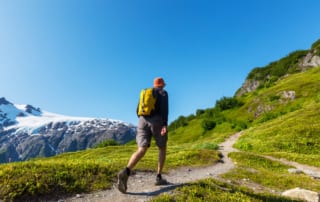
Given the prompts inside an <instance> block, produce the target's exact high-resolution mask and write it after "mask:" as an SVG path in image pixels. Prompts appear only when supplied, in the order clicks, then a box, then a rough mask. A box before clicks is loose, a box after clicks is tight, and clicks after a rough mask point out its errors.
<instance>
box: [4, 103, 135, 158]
mask: <svg viewBox="0 0 320 202" xmlns="http://www.w3.org/2000/svg"><path fill="white" fill-rule="evenodd" d="M135 133H136V127H135V126H133V125H132V124H129V123H125V122H123V121H117V120H112V119H97V118H87V117H72V116H65V115H61V114H55V113H50V112H47V111H42V110H41V109H40V108H37V107H34V106H32V105H30V104H27V105H25V104H23V105H20V104H13V103H11V102H9V101H8V100H6V99H5V98H4V97H1V98H0V163H3V162H9V161H21V160H27V159H29V158H34V157H37V156H53V155H56V154H59V153H63V152H69V151H78V150H83V149H87V148H91V147H93V146H94V145H95V144H97V143H99V142H101V141H105V140H109V139H113V140H115V141H117V142H119V143H126V142H128V141H131V140H132V139H134V137H135Z"/></svg>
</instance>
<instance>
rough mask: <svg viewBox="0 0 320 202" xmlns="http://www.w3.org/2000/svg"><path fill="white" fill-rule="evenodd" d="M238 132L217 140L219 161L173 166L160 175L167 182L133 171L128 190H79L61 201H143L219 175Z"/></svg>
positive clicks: (227, 167) (226, 166)
mask: <svg viewBox="0 0 320 202" xmlns="http://www.w3.org/2000/svg"><path fill="white" fill-rule="evenodd" d="M240 135H241V133H240V132H239V133H236V134H234V135H232V136H231V137H229V138H228V139H227V140H226V141H225V142H223V143H222V144H220V145H219V146H220V149H219V150H220V152H221V153H222V154H223V158H222V162H223V163H218V164H215V165H212V166H208V167H202V168H188V167H184V168H179V169H176V170H172V171H170V172H169V173H167V174H164V175H163V176H164V177H165V178H166V179H167V180H168V181H169V182H170V185H166V186H155V185H154V183H155V173H151V172H136V174H135V175H133V176H130V177H129V180H128V190H127V194H122V193H120V192H119V191H118V190H117V189H116V188H112V189H110V190H104V191H100V192H95V193H91V194H80V195H78V196H74V197H71V198H67V199H62V200H60V201H61V202H62V201H64V202H89V201H90V202H108V201H112V202H115V201H117V202H128V201H132V202H142V201H147V200H149V199H151V198H152V197H154V196H157V195H159V194H162V193H165V192H170V191H172V190H174V189H175V188H177V187H180V186H183V184H185V183H189V182H192V181H195V180H200V179H205V178H208V177H217V176H218V175H220V174H222V173H225V172H228V171H229V170H230V169H232V168H233V167H234V164H233V162H232V161H231V159H229V158H228V153H229V152H233V151H236V150H235V149H234V148H232V145H233V144H234V143H235V142H236V141H237V139H238V138H239V136H240Z"/></svg>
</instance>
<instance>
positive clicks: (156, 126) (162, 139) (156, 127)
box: [136, 116, 168, 148]
mask: <svg viewBox="0 0 320 202" xmlns="http://www.w3.org/2000/svg"><path fill="white" fill-rule="evenodd" d="M161 122H162V121H161V117H157V116H154V117H143V116H140V117H139V123H138V129H137V136H136V141H137V144H138V146H139V147H150V144H151V137H154V139H155V141H156V144H157V146H158V147H160V148H163V147H165V146H166V145H167V141H168V135H164V136H161V129H162V123H161Z"/></svg>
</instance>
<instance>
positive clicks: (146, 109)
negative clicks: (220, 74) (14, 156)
mask: <svg viewBox="0 0 320 202" xmlns="http://www.w3.org/2000/svg"><path fill="white" fill-rule="evenodd" d="M165 85H166V84H165V82H164V80H163V78H160V77H158V78H155V79H154V81H153V88H151V89H149V90H150V91H147V90H142V91H141V93H140V101H139V104H138V107H137V115H138V117H139V123H138V129H137V136H136V141H137V145H138V149H137V151H136V152H134V153H133V154H132V156H131V158H130V160H129V162H128V164H127V167H126V168H125V169H123V170H122V171H120V172H119V173H118V183H117V187H118V189H119V191H120V192H122V193H126V191H127V181H128V177H129V176H130V174H131V171H132V169H133V168H134V167H135V165H136V164H137V163H138V162H139V160H140V159H141V158H142V157H143V156H144V155H145V153H146V152H147V150H148V148H149V147H150V143H151V138H152V137H153V138H154V139H155V142H156V144H157V146H158V149H159V157H158V169H157V176H156V182H155V185H165V184H167V183H168V182H167V181H166V180H165V179H163V178H162V176H161V172H162V169H163V166H164V162H165V159H166V149H167V140H168V136H167V125H168V111H169V110H168V108H169V106H168V93H167V92H166V91H165V90H164V87H165ZM148 92H150V93H149V94H151V95H149V96H148ZM146 100H151V101H146ZM148 105H149V106H148ZM152 105H154V106H152Z"/></svg>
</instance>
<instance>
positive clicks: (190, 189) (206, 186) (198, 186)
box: [152, 179, 299, 202]
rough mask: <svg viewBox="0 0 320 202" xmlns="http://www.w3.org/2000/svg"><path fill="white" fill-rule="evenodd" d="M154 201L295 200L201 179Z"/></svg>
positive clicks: (275, 201)
mask: <svg viewBox="0 0 320 202" xmlns="http://www.w3.org/2000/svg"><path fill="white" fill-rule="evenodd" d="M152 201H153V202H185V201H190V202H194V201H199V202H200V201H201V202H202V201H203V202H207V201H219V202H230V201H239V202H240V201H248V202H253V201H254V202H260V201H261V202H262V201H270V202H289V201H290V202H294V201H299V200H292V199H288V198H285V197H280V196H277V195H274V194H268V193H259V194H258V193H254V192H253V191H252V190H249V189H247V188H244V187H240V186H234V185H231V184H227V183H224V182H220V181H217V180H214V179H205V180H200V181H197V182H194V183H190V184H188V185H186V186H183V187H181V188H178V189H177V190H175V191H174V193H173V194H170V195H169V194H164V195H162V196H159V197H157V198H155V199H153V200H152Z"/></svg>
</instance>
